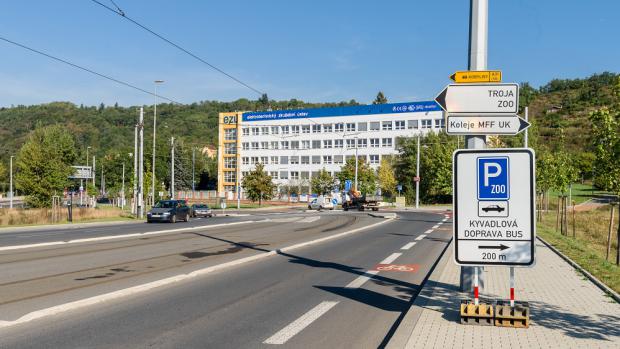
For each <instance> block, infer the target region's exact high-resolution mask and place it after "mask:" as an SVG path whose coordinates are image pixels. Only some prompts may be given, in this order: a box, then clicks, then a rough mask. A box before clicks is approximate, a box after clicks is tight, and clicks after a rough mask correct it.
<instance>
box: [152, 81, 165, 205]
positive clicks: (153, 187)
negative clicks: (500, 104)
mask: <svg viewBox="0 0 620 349" xmlns="http://www.w3.org/2000/svg"><path fill="white" fill-rule="evenodd" d="M154 82H155V105H154V106H153V161H152V168H151V195H152V196H151V197H152V200H153V202H152V204H153V205H155V142H156V139H157V138H156V134H157V85H158V84H162V83H163V82H164V80H155V81H154Z"/></svg>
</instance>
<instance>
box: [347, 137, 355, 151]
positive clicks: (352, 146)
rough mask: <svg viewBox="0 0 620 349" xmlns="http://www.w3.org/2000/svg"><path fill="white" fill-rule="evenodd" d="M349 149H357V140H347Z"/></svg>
mask: <svg viewBox="0 0 620 349" xmlns="http://www.w3.org/2000/svg"><path fill="white" fill-rule="evenodd" d="M347 148H349V149H351V148H355V138H353V139H350V138H349V139H347Z"/></svg>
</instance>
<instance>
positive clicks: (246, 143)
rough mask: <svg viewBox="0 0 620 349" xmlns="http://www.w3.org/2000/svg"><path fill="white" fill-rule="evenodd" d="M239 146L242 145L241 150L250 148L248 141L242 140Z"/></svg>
mask: <svg viewBox="0 0 620 349" xmlns="http://www.w3.org/2000/svg"><path fill="white" fill-rule="evenodd" d="M241 147H242V149H243V150H250V143H248V142H243V143H241Z"/></svg>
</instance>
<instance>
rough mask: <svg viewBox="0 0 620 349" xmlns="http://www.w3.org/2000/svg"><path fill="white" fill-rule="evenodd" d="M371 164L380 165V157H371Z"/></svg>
mask: <svg viewBox="0 0 620 349" xmlns="http://www.w3.org/2000/svg"><path fill="white" fill-rule="evenodd" d="M370 163H371V164H378V163H379V155H370Z"/></svg>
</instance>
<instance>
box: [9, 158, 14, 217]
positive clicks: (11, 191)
mask: <svg viewBox="0 0 620 349" xmlns="http://www.w3.org/2000/svg"><path fill="white" fill-rule="evenodd" d="M14 157H15V156H13V155H11V159H10V160H9V161H10V164H9V172H10V175H9V176H10V178H11V179H10V180H9V208H13V158H14Z"/></svg>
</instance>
